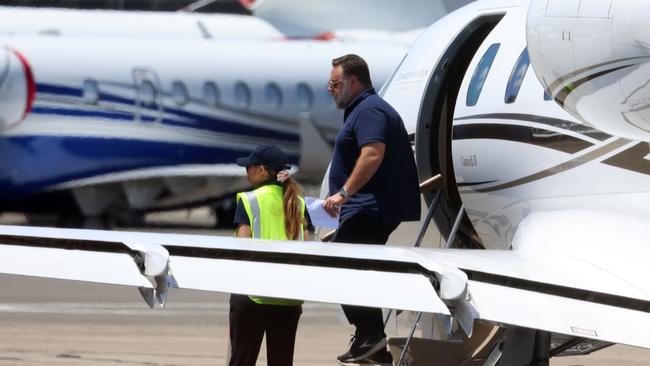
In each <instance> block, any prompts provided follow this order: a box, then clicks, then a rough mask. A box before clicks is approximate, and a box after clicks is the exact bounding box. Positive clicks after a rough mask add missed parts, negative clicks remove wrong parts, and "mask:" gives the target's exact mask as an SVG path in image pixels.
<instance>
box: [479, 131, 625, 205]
mask: <svg viewBox="0 0 650 366" xmlns="http://www.w3.org/2000/svg"><path fill="white" fill-rule="evenodd" d="M628 143H630V140H627V139H623V138H621V139H616V140H614V141H613V142H611V143H609V144H607V145H605V146H601V147H599V148H597V149H595V150H593V151H590V152H588V153H586V154H584V155H582V156H578V157H576V158H574V159H571V160H569V161H566V162H564V163H561V164H558V165H556V166H553V167H550V168H548V169H545V170H542V171H540V172H537V173H534V174H531V175H528V176H525V177H522V178H519V179H515V180H513V181H511V182H508V183H504V184H500V185H498V186H494V187H488V188H482V189H477V190H475V191H474V192H477V193H487V192H494V191H499V190H502V189H507V188H512V187H516V186H520V185H524V184H528V183H531V182H534V181H537V180H540V179H544V178H547V177H550V176H553V175H555V174H559V173H563V172H565V171H567V170H571V169H573V168H575V167H578V166H580V165H582V164H586V163H588V162H590V161H592V160H596V159H598V158H600V157H601V156H603V155H606V154H609V153H610V152H612V151H614V150H616V149H618V148H620V147H622V146H625V145H626V144H628Z"/></svg>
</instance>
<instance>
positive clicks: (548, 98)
mask: <svg viewBox="0 0 650 366" xmlns="http://www.w3.org/2000/svg"><path fill="white" fill-rule="evenodd" d="M544 100H546V101H549V100H553V97H551V94H549V93H548V92H547V91H546V90H544Z"/></svg>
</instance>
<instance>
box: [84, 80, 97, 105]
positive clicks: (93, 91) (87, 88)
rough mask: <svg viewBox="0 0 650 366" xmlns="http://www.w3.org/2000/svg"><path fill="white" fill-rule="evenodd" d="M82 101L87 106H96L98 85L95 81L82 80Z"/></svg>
mask: <svg viewBox="0 0 650 366" xmlns="http://www.w3.org/2000/svg"><path fill="white" fill-rule="evenodd" d="M83 99H84V102H86V103H88V104H97V103H98V102H99V85H98V84H97V80H92V79H87V80H84V86H83Z"/></svg>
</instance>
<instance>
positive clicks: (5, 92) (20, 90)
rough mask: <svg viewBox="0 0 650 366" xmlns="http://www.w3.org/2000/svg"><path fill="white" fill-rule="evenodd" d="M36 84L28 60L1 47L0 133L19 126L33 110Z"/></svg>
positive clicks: (16, 52) (14, 51) (7, 48)
mask: <svg viewBox="0 0 650 366" xmlns="http://www.w3.org/2000/svg"><path fill="white" fill-rule="evenodd" d="M35 94H36V84H35V82H34V76H33V73H32V70H31V67H30V66H29V62H28V61H27V59H26V58H25V57H24V56H23V55H22V54H20V53H19V52H18V51H16V50H13V49H11V48H9V47H0V131H2V130H4V129H6V128H9V127H11V126H13V125H16V124H18V123H19V122H20V121H22V120H23V119H24V118H25V116H26V114H27V113H28V112H29V111H30V110H31V107H32V103H33V102H34V96H35Z"/></svg>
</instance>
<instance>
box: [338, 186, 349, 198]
mask: <svg viewBox="0 0 650 366" xmlns="http://www.w3.org/2000/svg"><path fill="white" fill-rule="evenodd" d="M339 194H340V195H341V197H343V198H345V199H346V200H347V199H350V194H349V193H348V191H346V190H345V188H343V187H341V189H339Z"/></svg>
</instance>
